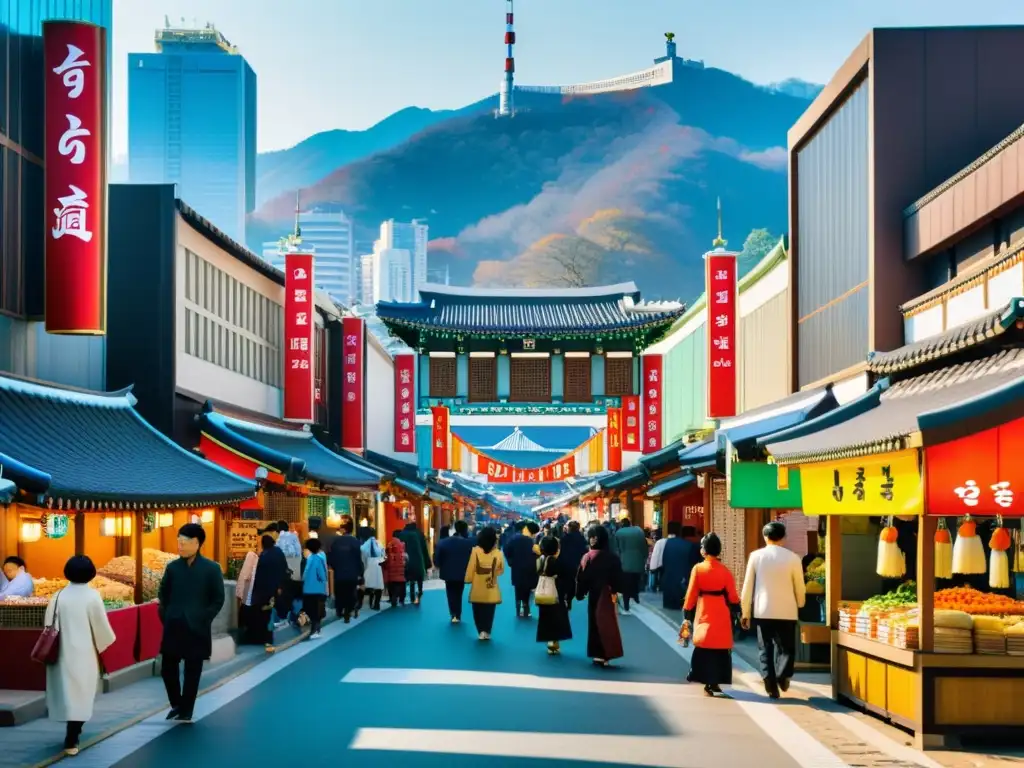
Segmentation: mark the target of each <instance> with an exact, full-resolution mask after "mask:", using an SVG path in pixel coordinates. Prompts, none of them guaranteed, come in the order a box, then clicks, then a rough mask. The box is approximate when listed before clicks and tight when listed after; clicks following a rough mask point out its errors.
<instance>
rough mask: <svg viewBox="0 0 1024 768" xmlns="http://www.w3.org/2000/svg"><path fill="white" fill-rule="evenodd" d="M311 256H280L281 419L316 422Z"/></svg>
mask: <svg viewBox="0 0 1024 768" xmlns="http://www.w3.org/2000/svg"><path fill="white" fill-rule="evenodd" d="M314 290H315V289H314V285H313V255H312V254H310V253H286V254H285V256H284V337H285V348H284V418H285V421H296V422H301V423H303V424H312V423H313V422H314V421H316V392H315V391H314V390H315V387H316V382H315V373H316V372H315V361H314V354H313V353H314V350H315V348H316V304H315V303H314V300H313V291H314Z"/></svg>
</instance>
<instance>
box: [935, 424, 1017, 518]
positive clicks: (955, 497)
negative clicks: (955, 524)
mask: <svg viewBox="0 0 1024 768" xmlns="http://www.w3.org/2000/svg"><path fill="white" fill-rule="evenodd" d="M1022 451H1024V419H1016V420H1014V421H1010V422H1007V423H1006V424H1001V425H999V426H998V427H993V428H991V429H986V430H984V431H983V432H976V433H975V434H973V435H968V436H967V437H961V438H959V439H957V440H951V441H949V442H947V443H940V444H938V445H929V446H928V447H926V448H925V450H924V456H925V478H926V485H927V492H928V514H929V515H949V516H954V515H955V516H960V515H965V514H968V513H970V514H972V515H1006V516H1007V517H1009V516H1011V515H1012V516H1020V515H1024V500H1022V498H1021V497H1022V496H1024V461H1022V460H1021V457H1022V456H1024V453H1022Z"/></svg>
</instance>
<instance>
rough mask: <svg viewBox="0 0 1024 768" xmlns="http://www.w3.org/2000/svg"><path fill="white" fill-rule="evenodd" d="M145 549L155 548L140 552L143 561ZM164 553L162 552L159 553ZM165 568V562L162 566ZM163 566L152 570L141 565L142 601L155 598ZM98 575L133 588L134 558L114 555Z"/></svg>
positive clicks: (152, 560) (153, 560)
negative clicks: (157, 569) (158, 569)
mask: <svg viewBox="0 0 1024 768" xmlns="http://www.w3.org/2000/svg"><path fill="white" fill-rule="evenodd" d="M146 551H149V552H154V551H155V550H145V551H143V553H142V558H143V560H142V561H143V563H145V562H146ZM160 554H164V553H160ZM171 559H172V560H174V559H176V556H171ZM150 562H153V563H157V562H158V561H156V560H155V559H151V560H150ZM163 568H166V564H165V565H164V566H163ZM163 568H161V569H160V571H159V572H157V571H154V570H153V569H151V568H148V567H146V566H145V565H143V567H142V599H143V600H144V601H148V600H155V599H156V597H157V594H158V592H159V590H160V579H161V578H162V577H163ZM99 575H100V576H103V577H104V578H107V579H111V580H113V581H116V582H120V583H121V584H124V585H126V586H128V587H131V588H132V589H134V587H135V558H134V557H128V556H127V555H126V556H123V557H115V558H114V559H113V560H111V561H110V562H109V563H107V564H106V565H104V566H103V567H102V568H100V570H99Z"/></svg>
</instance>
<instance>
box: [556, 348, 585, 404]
mask: <svg viewBox="0 0 1024 768" xmlns="http://www.w3.org/2000/svg"><path fill="white" fill-rule="evenodd" d="M564 370H565V382H564V387H563V390H562V391H563V393H564V397H565V402H567V403H589V402H590V401H591V398H592V395H591V389H590V358H589V357H567V358H565V365H564Z"/></svg>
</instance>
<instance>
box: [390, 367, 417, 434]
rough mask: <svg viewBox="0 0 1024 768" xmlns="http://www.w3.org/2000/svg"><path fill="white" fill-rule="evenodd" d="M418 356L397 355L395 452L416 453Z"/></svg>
mask: <svg viewBox="0 0 1024 768" xmlns="http://www.w3.org/2000/svg"><path fill="white" fill-rule="evenodd" d="M415 401H416V355H414V354H412V353H404V354H398V355H395V451H396V452H397V453H415V452H416V409H415V407H414V406H413V403H414V402H415Z"/></svg>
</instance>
